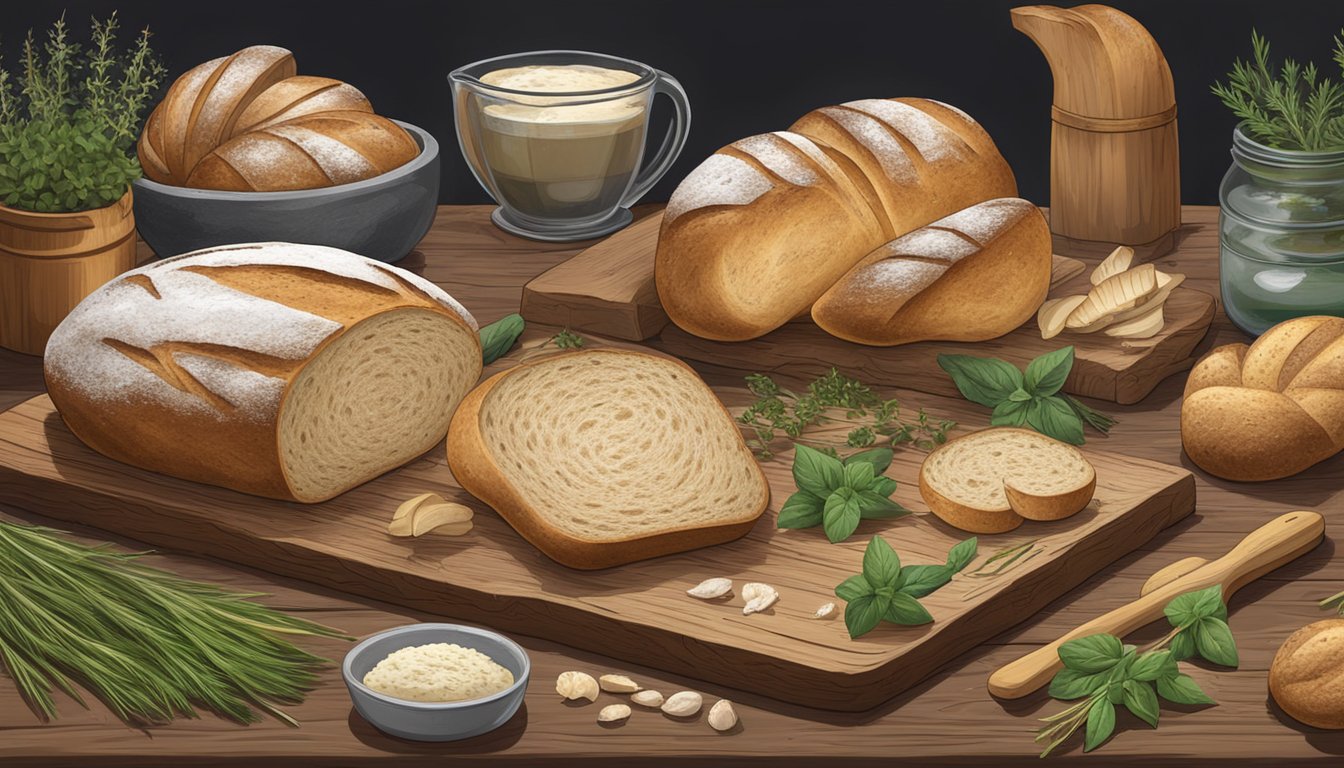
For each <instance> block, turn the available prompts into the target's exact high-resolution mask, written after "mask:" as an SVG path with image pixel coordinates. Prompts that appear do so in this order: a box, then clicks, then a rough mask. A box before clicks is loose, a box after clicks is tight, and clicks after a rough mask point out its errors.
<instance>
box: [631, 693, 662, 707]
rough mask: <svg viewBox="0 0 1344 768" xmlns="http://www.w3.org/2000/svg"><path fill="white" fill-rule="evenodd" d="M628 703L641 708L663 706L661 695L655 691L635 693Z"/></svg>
mask: <svg viewBox="0 0 1344 768" xmlns="http://www.w3.org/2000/svg"><path fill="white" fill-rule="evenodd" d="M630 701H631V703H634V704H638V705H639V706H641V707H661V706H663V694H661V693H659V692H657V691H636V692H635V693H633V694H631V695H630Z"/></svg>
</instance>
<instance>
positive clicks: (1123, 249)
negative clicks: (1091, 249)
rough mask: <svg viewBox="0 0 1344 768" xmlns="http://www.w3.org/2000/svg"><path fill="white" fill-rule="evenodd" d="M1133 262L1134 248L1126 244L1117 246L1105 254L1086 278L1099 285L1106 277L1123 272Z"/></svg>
mask: <svg viewBox="0 0 1344 768" xmlns="http://www.w3.org/2000/svg"><path fill="white" fill-rule="evenodd" d="M1133 263H1134V249H1133V248H1130V247H1129V246H1127V245H1121V246H1118V247H1116V249H1115V250H1114V251H1111V255H1110V256H1107V257H1106V259H1105V260H1104V261H1102V262H1101V263H1100V264H1098V265H1097V268H1096V269H1094V270H1092V276H1091V277H1090V278H1088V280H1089V281H1090V282H1091V283H1092V284H1093V285H1101V283H1102V282H1104V281H1105V280H1106V278H1108V277H1114V276H1115V275H1118V274H1120V273H1121V272H1124V271H1125V270H1127V269H1129V267H1130V265H1132V264H1133Z"/></svg>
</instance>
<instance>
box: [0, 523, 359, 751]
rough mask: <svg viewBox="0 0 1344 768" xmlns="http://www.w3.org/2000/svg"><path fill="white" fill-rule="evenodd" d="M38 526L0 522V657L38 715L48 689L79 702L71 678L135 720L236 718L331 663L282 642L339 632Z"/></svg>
mask: <svg viewBox="0 0 1344 768" xmlns="http://www.w3.org/2000/svg"><path fill="white" fill-rule="evenodd" d="M142 554H143V553H123V552H117V551H114V550H112V549H110V547H109V546H108V545H102V546H95V547H89V546H85V545H82V544H77V543H74V542H71V541H68V540H66V539H63V538H61V537H59V536H58V535H57V532H56V531H53V530H51V529H47V528H40V527H33V526H22V525H14V524H10V523H0V662H3V664H4V667H5V668H6V669H7V670H8V672H9V675H10V677H11V678H12V679H13V680H14V683H15V685H16V686H17V687H18V689H19V692H20V693H21V694H22V695H23V697H24V698H25V699H26V700H27V701H28V702H29V704H30V706H31V707H32V708H33V710H34V711H35V712H36V713H37V714H38V715H39V717H41V718H42V719H43V720H49V719H51V718H54V717H55V716H56V706H55V702H54V701H53V699H52V696H51V689H52V688H53V687H55V688H59V689H61V690H63V691H65V692H66V693H67V694H69V695H70V696H71V697H73V698H74V699H75V700H76V701H78V702H79V703H80V704H84V701H83V700H82V699H81V698H80V696H79V694H78V692H77V691H76V689H75V687H74V682H78V683H80V684H81V685H83V686H84V687H85V688H87V689H88V690H89V691H91V692H92V693H93V694H94V695H96V696H97V697H98V698H99V699H101V700H102V701H103V702H105V703H106V704H107V706H108V707H109V708H110V709H111V710H112V712H113V713H114V714H115V715H116V716H117V717H119V718H121V719H122V720H123V721H125V722H127V723H129V724H134V725H152V724H161V723H166V722H168V721H170V720H172V719H173V718H174V717H177V716H183V717H195V716H196V712H195V708H196V707H198V706H199V707H201V708H204V709H207V710H209V711H212V712H215V713H216V714H219V715H220V716H222V717H226V718H228V719H230V720H234V721H237V722H240V723H249V722H254V721H256V720H258V719H259V717H258V715H257V713H256V711H255V710H257V709H261V710H264V711H266V712H268V713H270V714H271V715H272V716H274V717H276V718H277V719H280V720H282V721H284V722H286V723H289V724H290V725H297V723H296V722H295V721H294V720H293V718H291V717H290V716H289V715H286V714H285V713H284V712H282V711H281V710H280V709H278V708H277V705H279V704H293V703H298V702H299V701H302V700H303V694H304V692H305V691H306V690H307V689H308V688H310V687H312V685H313V684H314V683H315V682H316V680H317V676H316V673H317V671H318V670H320V669H321V668H323V667H325V666H327V665H328V664H329V663H330V662H328V661H327V660H326V659H323V658H320V657H318V656H315V655H312V654H310V653H308V652H306V651H304V650H302V649H300V648H298V647H297V646H295V645H293V644H291V643H290V642H289V641H287V640H284V639H282V638H281V637H279V635H310V636H321V637H338V638H344V639H353V638H347V637H346V636H345V635H343V634H342V633H340V632H338V631H337V630H334V629H330V628H328V627H324V626H322V625H320V624H315V623H312V622H309V621H304V620H302V619H296V618H292V617H290V616H287V615H285V614H284V613H281V612H279V611H276V610H273V609H271V608H267V607H265V606H263V605H260V604H258V603H254V602H251V600H250V598H253V597H256V596H257V595H251V594H240V593H233V592H227V591H225V590H223V589H220V588H219V587H216V586H213V585H210V584H203V583H199V582H193V581H188V580H186V579H182V578H179V577H177V576H174V575H173V574H170V573H168V572H166V571H162V570H158V569H156V568H151V567H149V566H146V565H143V564H141V563H139V562H138V559H139V558H140V557H141V556H142Z"/></svg>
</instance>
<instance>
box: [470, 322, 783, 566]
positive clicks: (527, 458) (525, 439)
mask: <svg viewBox="0 0 1344 768" xmlns="http://www.w3.org/2000/svg"><path fill="white" fill-rule="evenodd" d="M448 466H449V467H450V468H451V469H452V471H453V476H454V477H456V478H457V481H458V483H460V484H461V485H462V487H463V488H465V489H466V490H467V491H468V492H470V493H471V494H472V495H474V496H476V498H478V499H480V500H482V501H484V502H485V503H486V504H489V505H490V506H491V507H494V509H495V510H496V511H498V512H499V514H500V515H501V516H502V517H503V518H504V519H505V520H506V521H508V523H509V524H510V525H512V526H513V528H514V529H515V530H517V531H518V533H520V534H521V535H522V536H523V538H525V539H527V540H528V541H529V542H531V543H532V544H533V545H534V546H536V547H537V549H540V550H541V551H542V552H543V553H545V554H546V555H548V556H549V557H551V558H552V559H554V560H555V561H557V562H559V563H561V564H563V565H567V566H569V567H571V568H580V569H595V568H606V567H610V566H614V565H621V564H624V563H629V562H633V561H636V560H643V559H645V558H649V557H656V556H659V555H665V554H669V553H672V552H682V551H685V550H688V549H696V548H698V547H703V546H708V545H711V544H721V543H724V542H727V541H732V540H733V539H736V538H738V537H740V536H743V535H745V534H746V533H747V532H748V531H750V530H751V527H752V525H754V524H755V522H756V519H757V518H758V517H760V515H761V513H762V512H764V511H765V508H766V505H767V504H768V503H769V500H770V489H769V486H768V485H767V484H766V480H765V475H764V474H762V472H761V469H760V467H759V466H758V465H757V463H756V459H755V457H753V456H752V455H751V451H750V450H749V449H748V448H747V446H746V444H745V443H744V442H743V440H742V435H741V433H740V431H739V429H738V427H737V425H736V424H734V423H733V420H732V417H731V416H729V415H728V412H727V410H725V409H724V407H723V404H722V403H720V402H719V399H718V398H717V397H716V396H715V395H714V393H713V392H712V391H711V390H710V389H709V387H707V386H705V384H704V382H703V381H701V380H700V377H699V376H698V375H696V373H695V371H693V370H692V369H691V368H690V367H689V366H687V365H685V364H684V363H682V362H680V361H677V360H672V359H669V358H664V357H658V356H655V355H649V354H645V353H641V352H633V351H628V350H614V349H592V350H584V351H579V352H570V353H563V354H555V355H550V356H547V357H544V358H541V359H537V360H534V361H532V362H529V363H524V364H523V365H520V366H518V367H516V368H513V369H510V370H507V371H504V372H503V373H499V374H496V375H495V376H493V377H491V378H490V379H488V380H486V382H485V383H484V384H482V385H481V386H479V387H477V388H476V389H475V390H474V391H472V393H471V394H469V395H468V396H467V398H466V399H465V400H463V401H462V405H461V407H460V408H459V409H458V411H457V413H456V414H455V415H454V416H453V421H452V425H451V426H450V427H449V430H448Z"/></svg>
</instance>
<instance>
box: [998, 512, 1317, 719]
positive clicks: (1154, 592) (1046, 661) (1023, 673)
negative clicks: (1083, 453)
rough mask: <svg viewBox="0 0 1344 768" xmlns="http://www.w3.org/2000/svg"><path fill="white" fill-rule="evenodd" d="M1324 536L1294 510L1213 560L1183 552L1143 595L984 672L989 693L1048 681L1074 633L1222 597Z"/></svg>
mask: <svg viewBox="0 0 1344 768" xmlns="http://www.w3.org/2000/svg"><path fill="white" fill-rule="evenodd" d="M1324 536H1325V518H1323V517H1321V515H1320V514H1318V513H1316V512H1310V511H1306V510H1299V511H1297V512H1289V513H1287V514H1285V515H1282V516H1280V517H1277V518H1275V519H1274V520H1272V521H1270V522H1268V523H1265V524H1264V525H1262V526H1260V527H1259V528H1257V529H1255V530H1254V531H1252V532H1251V533H1250V535H1248V536H1247V537H1246V538H1244V539H1242V540H1241V542H1240V543H1239V544H1237V546H1236V547H1233V548H1232V551H1230V552H1228V553H1227V554H1226V555H1223V556H1222V557H1220V558H1218V559H1217V560H1214V561H1212V562H1209V561H1205V560H1203V558H1197V557H1188V558H1185V559H1183V560H1178V561H1177V562H1175V563H1172V564H1171V565H1169V566H1167V567H1165V568H1163V569H1162V570H1160V571H1158V572H1157V573H1155V574H1153V576H1152V577H1151V578H1149V579H1148V581H1147V582H1146V583H1144V585H1143V590H1142V596H1141V597H1140V598H1139V599H1138V600H1135V601H1134V602H1132V603H1129V604H1128V605H1124V606H1121V607H1119V608H1116V609H1115V610H1113V611H1111V612H1110V613H1107V614H1105V615H1102V616H1098V617H1097V618H1095V619H1093V620H1091V621H1089V622H1087V623H1086V624H1083V625H1082V626H1080V627H1078V628H1077V629H1075V630H1073V631H1072V632H1070V633H1068V634H1066V635H1064V636H1063V637H1061V638H1059V639H1058V640H1056V641H1054V642H1053V643H1050V644H1049V645H1044V646H1041V647H1040V648H1037V649H1036V650H1034V651H1032V652H1031V653H1028V654H1027V655H1026V656H1023V657H1022V658H1020V659H1018V660H1016V661H1014V662H1011V663H1009V664H1006V665H1004V666H1003V667H1000V668H999V669H998V671H996V672H995V673H994V674H992V675H990V676H989V692H990V693H992V694H994V695H995V696H998V697H999V698H1002V699H1018V698H1021V697H1023V696H1026V695H1027V694H1029V693H1031V692H1032V691H1035V690H1036V689H1038V688H1040V687H1041V686H1043V685H1045V684H1047V683H1049V682H1050V679H1051V678H1052V677H1054V675H1055V673H1056V672H1058V671H1059V669H1060V668H1061V667H1062V666H1063V664H1062V663H1061V662H1060V660H1059V646H1061V645H1063V644H1064V643H1065V642H1067V641H1069V640H1072V639H1074V638H1076V637H1086V636H1087V635H1095V634H1099V633H1102V632H1107V633H1110V634H1113V635H1117V636H1120V637H1124V636H1125V635H1127V634H1129V633H1130V632H1133V631H1134V630H1136V629H1138V628H1139V627H1142V626H1143V625H1145V624H1148V623H1151V622H1154V621H1157V620H1158V619H1160V618H1162V616H1163V614H1162V609H1163V608H1165V607H1166V605H1167V603H1169V602H1170V601H1171V599H1172V598H1174V597H1176V596H1177V595H1182V594H1185V593H1186V592H1192V591H1194V590H1197V589H1204V588H1206V587H1211V586H1213V585H1214V584H1221V585H1222V587H1223V600H1224V601H1226V600H1228V599H1229V598H1231V596H1232V593H1234V592H1236V591H1237V590H1238V589H1241V588H1242V587H1243V586H1245V585H1247V584H1249V583H1250V582H1252V581H1254V580H1256V579H1258V578H1260V577H1261V576H1263V575H1265V574H1266V573H1269V572H1270V571H1272V570H1274V569H1275V568H1278V567H1279V566H1281V565H1283V564H1284V563H1287V562H1290V561H1292V560H1295V559H1296V558H1297V557H1299V556H1300V555H1303V554H1305V553H1307V552H1310V551H1311V550H1312V549H1314V548H1315V547H1316V545H1317V544H1319V543H1320V541H1321V539H1322V538H1323V537H1324Z"/></svg>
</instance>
